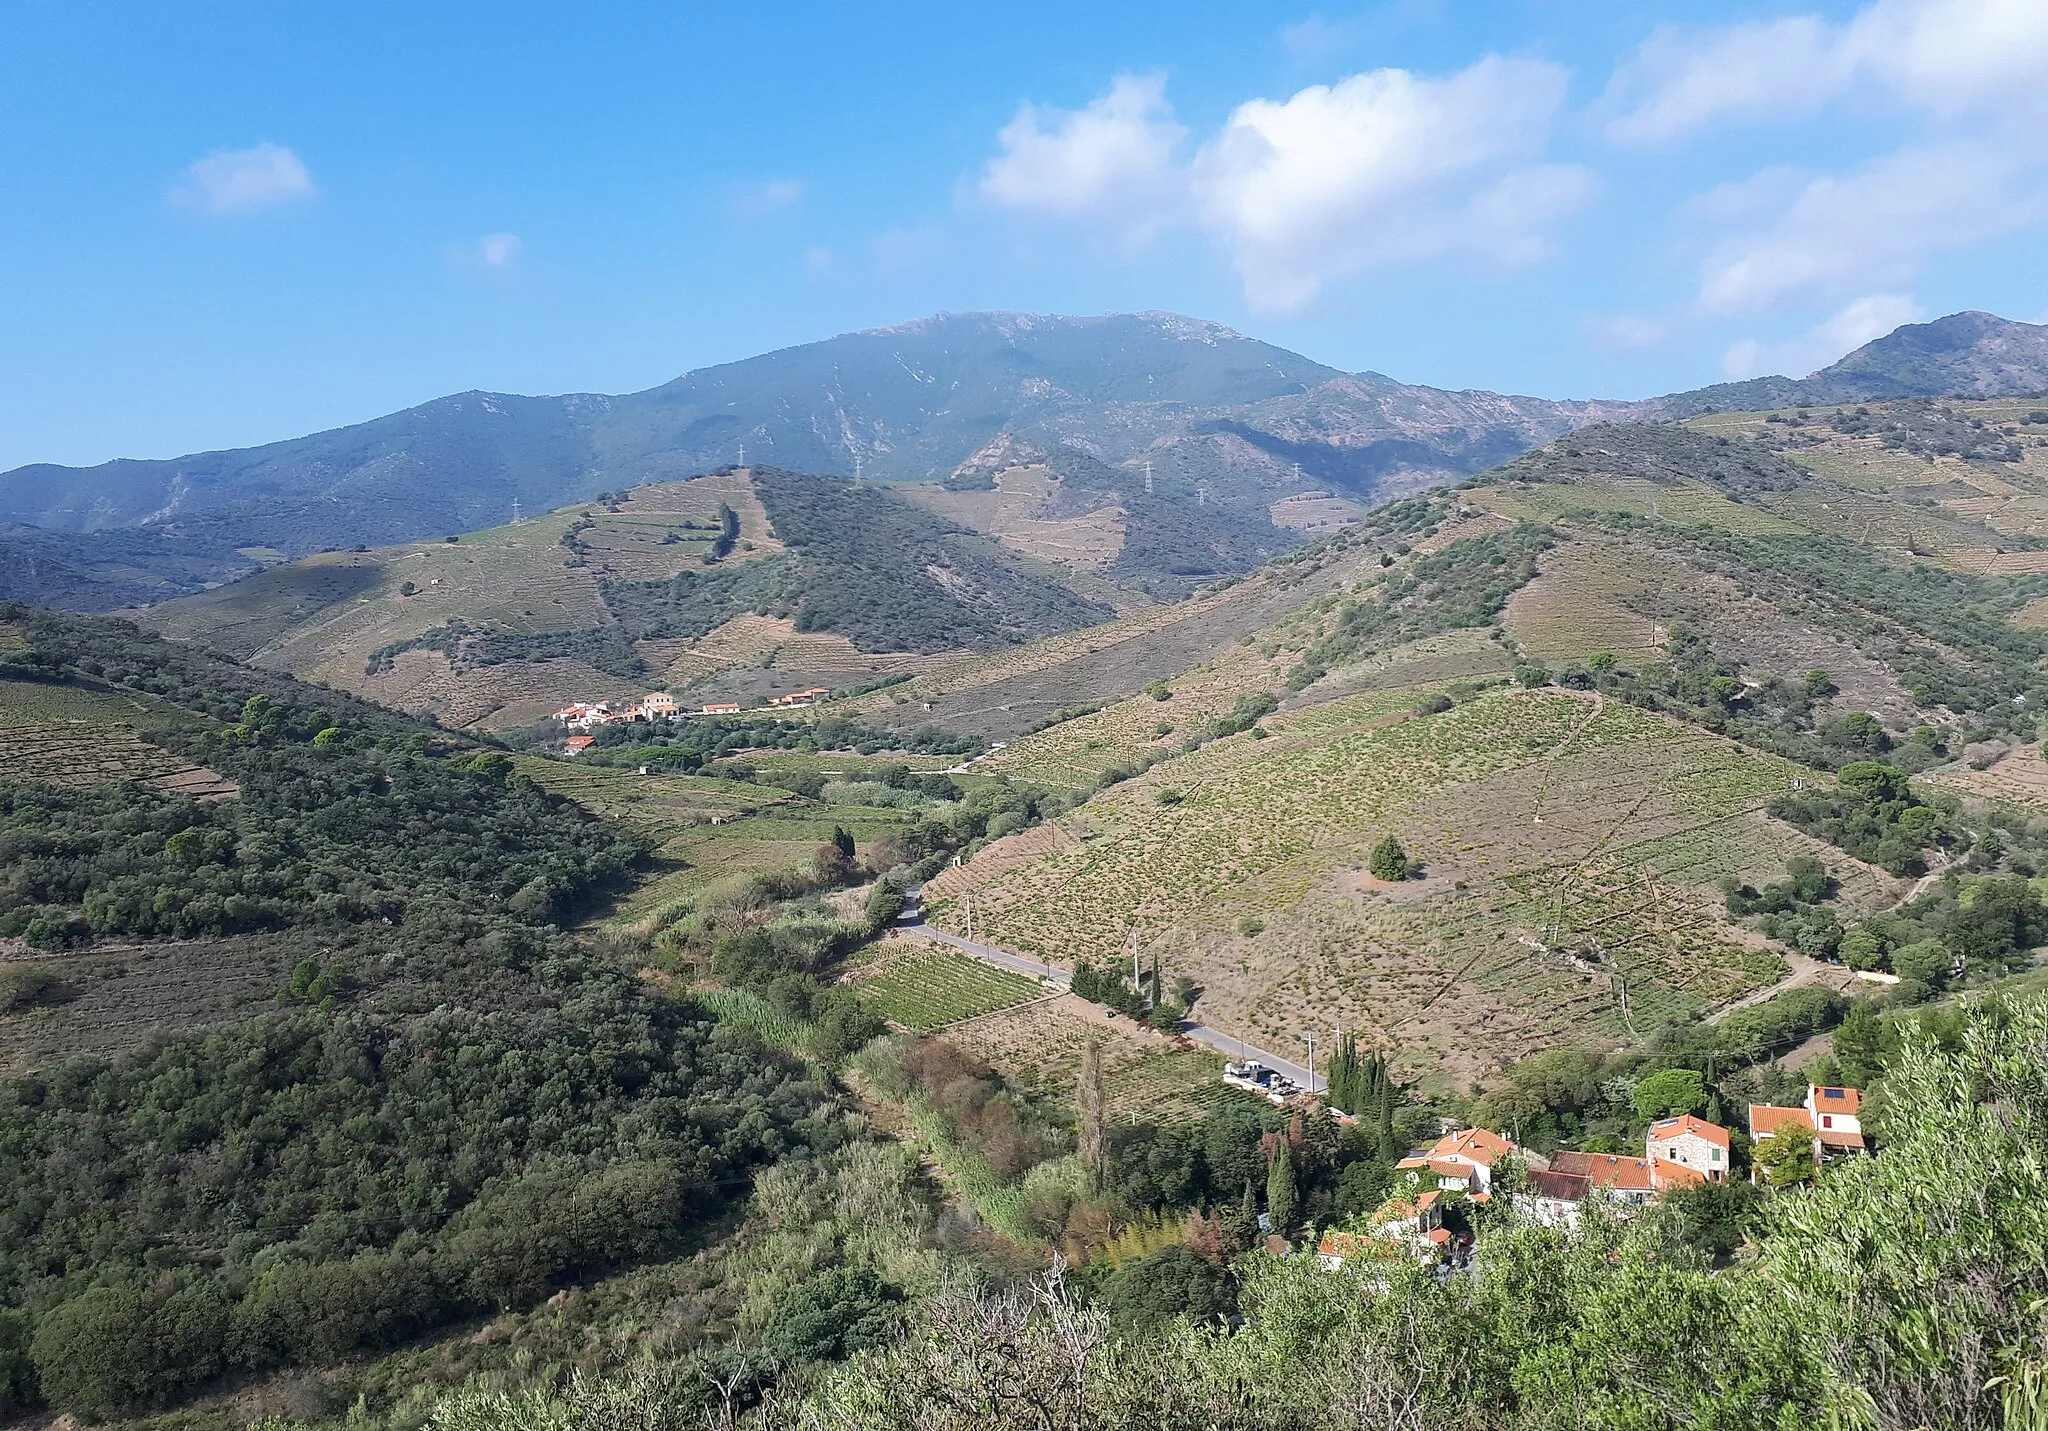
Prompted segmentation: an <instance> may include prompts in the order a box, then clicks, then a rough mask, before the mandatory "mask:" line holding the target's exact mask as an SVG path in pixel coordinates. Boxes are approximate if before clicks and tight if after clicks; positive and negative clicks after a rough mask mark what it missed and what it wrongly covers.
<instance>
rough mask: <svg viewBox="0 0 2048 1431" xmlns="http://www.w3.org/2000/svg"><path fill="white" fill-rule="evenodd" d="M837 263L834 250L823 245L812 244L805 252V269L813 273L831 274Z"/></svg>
mask: <svg viewBox="0 0 2048 1431" xmlns="http://www.w3.org/2000/svg"><path fill="white" fill-rule="evenodd" d="M835 262H836V260H835V259H834V258H833V257H832V250H831V249H829V248H826V247H824V246H823V245H821V244H812V245H811V246H810V247H809V248H807V249H805V250H804V267H805V268H807V269H809V270H810V271H811V272H812V273H829V272H831V270H832V267H833V265H834V263H835Z"/></svg>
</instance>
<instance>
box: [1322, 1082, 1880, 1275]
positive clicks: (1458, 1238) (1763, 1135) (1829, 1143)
mask: <svg viewBox="0 0 2048 1431" xmlns="http://www.w3.org/2000/svg"><path fill="white" fill-rule="evenodd" d="M1861 1104H1862V1094H1861V1092H1860V1090H1858V1089H1854V1088H1842V1087H1827V1086H1822V1085H1819V1084H1808V1085H1807V1089H1806V1099H1805V1101H1804V1103H1802V1104H1801V1105H1800V1106H1798V1107H1794V1108H1786V1107H1778V1106H1775V1105H1772V1104H1766V1103H1752V1104H1750V1105H1749V1108H1748V1136H1749V1140H1750V1144H1751V1148H1752V1150H1753V1151H1752V1158H1751V1170H1750V1174H1749V1176H1750V1179H1751V1181H1753V1182H1755V1181H1759V1180H1761V1177H1762V1174H1761V1172H1760V1169H1761V1167H1763V1166H1764V1165H1766V1164H1769V1165H1773V1166H1783V1165H1784V1163H1786V1162H1797V1161H1799V1160H1800V1158H1801V1157H1802V1155H1803V1157H1804V1159H1805V1160H1807V1161H1806V1164H1805V1165H1806V1166H1808V1167H1818V1166H1820V1165H1821V1164H1822V1163H1824V1162H1827V1161H1829V1160H1832V1159H1836V1158H1841V1157H1854V1156H1857V1155H1860V1154H1862V1153H1865V1152H1868V1151H1869V1145H1868V1141H1867V1140H1866V1139H1865V1137H1864V1134H1863V1125H1862V1121H1861V1118H1860V1116H1859V1109H1860V1107H1861ZM1733 1153H1734V1149H1733V1147H1732V1139H1731V1138H1730V1135H1729V1130H1728V1129H1726V1128H1723V1127H1721V1126H1719V1125H1718V1124H1715V1123H1710V1122H1708V1121H1707V1120H1706V1119H1704V1118H1701V1117H1698V1116H1697V1115H1694V1114H1691V1113H1685V1114H1680V1115H1678V1116H1676V1117H1671V1118H1661V1119H1657V1120H1656V1121H1654V1122H1652V1123H1651V1124H1650V1126H1649V1129H1648V1131H1647V1132H1646V1133H1645V1134H1644V1138H1643V1155H1642V1156H1641V1157H1639V1158H1638V1157H1632V1156H1629V1155H1627V1154H1621V1153H1599V1152H1577V1151H1571V1150H1561V1151H1559V1152H1555V1153H1552V1154H1550V1155H1549V1156H1548V1157H1545V1156H1543V1155H1542V1154H1539V1153H1535V1152H1532V1151H1529V1150H1527V1149H1524V1148H1520V1147H1517V1146H1516V1144H1515V1142H1514V1140H1513V1139H1511V1138H1508V1137H1505V1136H1503V1135H1501V1134H1499V1133H1494V1132H1490V1131H1488V1130H1487V1129H1484V1128H1455V1129H1451V1130H1448V1131H1446V1132H1445V1133H1444V1135H1443V1136H1442V1137H1441V1138H1439V1139H1438V1140H1437V1141H1436V1142H1435V1143H1434V1144H1433V1145H1431V1146H1430V1147H1428V1148H1426V1149H1418V1150H1416V1151H1414V1152H1412V1153H1410V1154H1409V1155H1408V1156H1407V1157H1405V1158H1403V1159H1401V1161H1400V1162H1399V1163H1397V1164H1396V1165H1395V1175H1396V1180H1397V1181H1396V1184H1395V1189H1394V1191H1393V1192H1392V1193H1391V1194H1390V1195H1389V1197H1388V1198H1387V1200H1386V1201H1385V1202H1384V1203H1383V1204H1381V1206H1380V1207H1379V1208H1378V1210H1377V1211H1375V1212H1373V1213H1372V1214H1371V1215H1370V1216H1368V1217H1367V1218H1365V1219H1364V1220H1363V1221H1364V1223H1365V1226H1364V1227H1362V1228H1356V1229H1348V1230H1347V1229H1334V1230H1331V1231H1328V1232H1325V1233H1324V1234H1323V1236H1322V1238H1321V1240H1320V1242H1319V1243H1318V1244H1317V1248H1316V1253H1317V1257H1318V1259H1319V1260H1320V1262H1321V1264H1322V1266H1323V1267H1324V1268H1325V1269H1326V1270H1329V1271H1333V1272H1334V1271H1337V1270H1340V1269H1342V1268H1343V1267H1345V1266H1347V1265H1349V1264H1353V1263H1357V1262H1367V1263H1370V1262H1386V1261H1389V1260H1392V1259H1395V1258H1398V1257H1401V1256H1403V1255H1412V1256H1415V1257H1417V1258H1419V1259H1420V1260H1422V1261H1424V1262H1427V1263H1437V1264H1442V1265H1449V1266H1463V1265H1466V1264H1469V1262H1470V1261H1471V1256H1472V1248H1473V1243H1474V1238H1475V1233H1474V1227H1473V1223H1474V1220H1475V1219H1474V1214H1475V1212H1476V1211H1477V1210H1478V1209H1481V1208H1485V1207H1487V1206H1488V1205H1490V1204H1491V1203H1492V1202H1493V1200H1494V1198H1495V1197H1496V1195H1500V1196H1504V1197H1505V1199H1506V1201H1507V1205H1508V1206H1509V1207H1510V1208H1511V1209H1512V1210H1513V1211H1514V1213H1515V1214H1516V1215H1517V1216H1518V1217H1520V1218H1522V1219H1524V1220H1526V1221H1529V1222H1533V1223H1536V1224H1539V1225H1542V1226H1546V1227H1560V1228H1571V1227H1575V1226H1576V1225H1577V1224H1578V1221H1579V1218H1580V1217H1581V1215H1582V1214H1583V1212H1584V1210H1585V1209H1587V1208H1588V1207H1591V1206H1598V1207H1599V1208H1601V1209H1602V1210H1603V1211H1605V1212H1606V1213H1608V1214H1609V1215H1612V1216H1619V1217H1627V1216H1630V1215H1632V1214H1634V1213H1636V1212H1638V1211H1640V1210H1641V1209H1643V1208H1645V1207H1647V1206H1649V1205H1651V1204H1652V1203H1654V1202H1656V1201H1658V1200H1659V1199H1661V1198H1663V1197H1664V1196H1665V1195H1667V1194H1669V1193H1672V1192H1675V1191H1677V1190H1679V1189H1682V1188H1695V1187H1700V1186H1702V1185H1705V1184H1709V1183H1721V1182H1726V1181H1728V1180H1729V1178H1730V1177H1731V1176H1733V1174H1734V1168H1733V1163H1734V1157H1733Z"/></svg>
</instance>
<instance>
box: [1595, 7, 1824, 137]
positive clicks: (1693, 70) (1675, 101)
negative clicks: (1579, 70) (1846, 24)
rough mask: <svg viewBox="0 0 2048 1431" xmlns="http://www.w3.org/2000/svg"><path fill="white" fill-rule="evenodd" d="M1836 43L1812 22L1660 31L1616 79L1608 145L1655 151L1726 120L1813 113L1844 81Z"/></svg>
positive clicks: (1804, 18) (1802, 18) (1806, 18)
mask: <svg viewBox="0 0 2048 1431" xmlns="http://www.w3.org/2000/svg"><path fill="white" fill-rule="evenodd" d="M1844 64H1845V62H1844V58H1843V56H1842V55H1841V52H1840V45H1839V37H1838V35H1837V34H1836V33H1835V31H1834V30H1833V28H1832V27H1830V26H1828V25H1826V24H1824V23H1823V22H1822V21H1820V20H1819V19H1817V18H1815V17H1814V16H1811V15H1794V16H1791V17H1789V18H1787V19H1783V20H1771V21H1762V22H1757V23H1752V24H1745V25H1731V26H1729V27H1727V28H1725V29H1721V30H1710V31H1699V30H1685V29H1680V28H1679V27H1677V26H1674V25H1666V26H1662V27H1660V28H1659V29H1658V30H1657V31H1656V33H1655V34H1653V35H1651V36H1650V38H1649V39H1648V40H1647V41H1645V42H1644V44H1643V46H1642V48H1641V49H1640V50H1638V51H1637V52H1636V54H1635V55H1634V56H1633V57H1631V58H1630V59H1629V60H1628V61H1627V62H1626V63H1625V64H1623V65H1622V67H1621V68H1620V69H1619V70H1618V71H1617V72H1616V74H1615V77H1614V80H1613V82H1612V83H1611V84H1610V85H1609V86H1608V92H1607V98H1606V100H1605V107H1606V108H1607V109H1609V110H1610V111H1620V112H1619V113H1617V114H1615V116H1614V118H1612V119H1611V120H1610V121H1609V122H1608V124H1607V135H1608V137H1609V138H1610V139H1613V140H1615V141H1616V142H1618V143H1623V144H1657V143H1662V142H1664V141H1665V140H1669V139H1675V138H1677V137H1679V136H1680V135H1684V134H1690V133H1692V132H1693V131H1694V130H1696V129H1699V128H1701V127H1702V126H1704V125H1706V124H1707V123H1709V122H1710V121H1712V120H1715V119H1720V118H1722V117H1724V116H1740V117H1742V118H1747V119H1763V118H1783V117H1788V116H1791V115H1797V114H1808V113H1811V112H1813V111H1814V110H1816V109H1818V108H1819V107H1820V106H1821V105H1822V104H1824V103H1825V102H1826V101H1827V100H1828V99H1829V98H1830V97H1831V96H1832V94H1833V93H1834V92H1835V91H1836V89H1837V88H1838V87H1839V85H1840V83H1841V82H1842V80H1843V78H1845V70H1844Z"/></svg>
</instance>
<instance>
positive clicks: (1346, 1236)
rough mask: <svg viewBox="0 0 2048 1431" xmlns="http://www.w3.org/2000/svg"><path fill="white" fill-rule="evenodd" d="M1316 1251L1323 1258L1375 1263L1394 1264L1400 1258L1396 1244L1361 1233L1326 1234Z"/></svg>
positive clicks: (1387, 1239) (1399, 1249) (1386, 1239)
mask: <svg viewBox="0 0 2048 1431" xmlns="http://www.w3.org/2000/svg"><path fill="white" fill-rule="evenodd" d="M1316 1251H1318V1252H1320V1253H1322V1254H1323V1256H1325V1257H1368V1258H1371V1259H1372V1260H1373V1261H1375V1262H1395V1261H1398V1260H1400V1257H1401V1248H1400V1245H1399V1244H1398V1243H1396V1242H1394V1241H1393V1240H1391V1239H1389V1238H1385V1237H1377V1236H1374V1235H1372V1234H1370V1233H1363V1232H1326V1233H1324V1234H1323V1240H1322V1241H1321V1242H1319V1243H1317V1244H1316Z"/></svg>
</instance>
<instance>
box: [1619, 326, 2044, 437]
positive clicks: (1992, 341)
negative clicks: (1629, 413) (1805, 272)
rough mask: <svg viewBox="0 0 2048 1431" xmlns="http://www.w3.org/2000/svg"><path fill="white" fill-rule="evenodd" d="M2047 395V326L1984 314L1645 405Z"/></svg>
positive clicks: (1660, 410)
mask: <svg viewBox="0 0 2048 1431" xmlns="http://www.w3.org/2000/svg"><path fill="white" fill-rule="evenodd" d="M2036 393H2048V324H2039V323H2015V322H2013V321H2012V320H2011V319H2008V318H2000V317H1998V316H1997V315H1995V314H1991V313H1977V312H1968V313H1951V314H1949V315H1948V316H1947V317H1946V318H1937V319H1935V320H1934V321H1933V322H1932V323H1908V324H1906V325H1905V326H1904V327H1902V328H1895V329H1893V330H1892V331H1891V332H1890V333H1887V334H1886V335H1885V336H1884V337H1882V338H1877V339H1873V340H1872V341H1870V342H1868V343H1865V344H1864V345H1863V346H1862V347H1860V348H1858V349H1857V350H1856V351H1855V352H1853V353H1851V354H1849V355H1848V356H1847V357H1845V358H1843V359H1842V360H1841V361H1840V362H1836V363H1830V364H1829V365H1828V366H1827V367H1825V368H1822V369H1821V370H1820V371H1819V372H1817V373H1812V374H1810V375H1808V376H1807V377H1804V378H1784V377H1769V378H1750V379H1748V380H1747V381H1745V382H1739V383H1716V384H1714V385H1713V386H1712V387H1705V388H1697V389H1695V390H1694V391H1692V392H1685V393H1674V394H1672V395H1671V396H1669V397H1664V398H1655V399H1652V400H1651V401H1650V402H1648V403H1646V404H1644V408H1645V412H1646V413H1647V414H1649V415H1654V416H1658V417H1690V416H1692V415H1693V414H1695V413H1702V412H1756V411H1761V410H1764V409H1768V408H1782V407H1824V406H1826V405H1828V404H1830V403H1844V402H1868V401H1870V400H1872V399H1874V398H1894V397H2025V396H2030V395H2033V394H2036Z"/></svg>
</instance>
